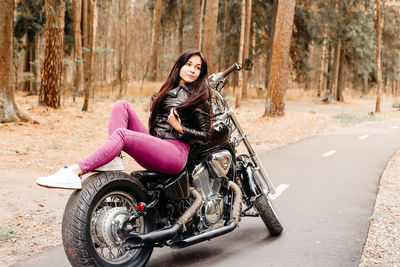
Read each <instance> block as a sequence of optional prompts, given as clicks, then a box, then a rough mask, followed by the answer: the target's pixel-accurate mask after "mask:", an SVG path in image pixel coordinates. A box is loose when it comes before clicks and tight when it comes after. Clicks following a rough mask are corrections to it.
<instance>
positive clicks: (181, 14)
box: [178, 0, 185, 53]
mask: <svg viewBox="0 0 400 267" xmlns="http://www.w3.org/2000/svg"><path fill="white" fill-rule="evenodd" d="M184 14H185V2H184V1H183V0H181V1H180V7H179V41H178V46H179V47H178V49H179V53H182V51H183V26H184V21H185V15H184Z"/></svg>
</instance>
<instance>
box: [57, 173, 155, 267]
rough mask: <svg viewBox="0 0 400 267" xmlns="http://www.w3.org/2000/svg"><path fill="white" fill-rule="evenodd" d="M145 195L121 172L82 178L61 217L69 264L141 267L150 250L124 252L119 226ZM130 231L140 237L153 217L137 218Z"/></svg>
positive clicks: (132, 212)
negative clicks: (78, 187)
mask: <svg viewBox="0 0 400 267" xmlns="http://www.w3.org/2000/svg"><path fill="white" fill-rule="evenodd" d="M146 196H147V193H146V190H145V188H144V187H143V185H141V184H140V182H138V181H137V180H135V179H134V178H133V177H132V176H130V175H128V174H126V173H123V172H101V173H97V174H94V175H92V176H90V177H88V178H87V179H85V180H84V182H83V186H82V190H77V191H75V192H74V193H73V194H72V195H71V197H70V198H69V200H68V203H67V205H66V207H65V211H64V215H63V222H62V239H63V245H64V249H65V252H66V254H67V257H68V260H69V261H70V263H71V265H72V266H74V267H75V266H107V267H109V266H144V265H145V264H146V263H147V261H148V260H149V258H150V256H151V254H152V252H153V248H140V249H133V250H126V249H125V247H124V246H123V243H124V241H125V239H126V236H125V235H124V234H123V233H122V225H123V224H124V222H125V221H126V220H127V219H128V218H129V217H130V216H131V215H132V214H134V213H135V212H136V211H137V204H138V203H139V202H142V201H143V202H146V200H147V199H146ZM133 228H134V229H133V230H134V231H136V232H138V233H140V234H145V233H148V232H150V231H152V230H154V228H155V223H154V215H153V214H152V213H147V215H146V216H142V217H139V218H138V219H137V220H136V221H135V223H134V225H133Z"/></svg>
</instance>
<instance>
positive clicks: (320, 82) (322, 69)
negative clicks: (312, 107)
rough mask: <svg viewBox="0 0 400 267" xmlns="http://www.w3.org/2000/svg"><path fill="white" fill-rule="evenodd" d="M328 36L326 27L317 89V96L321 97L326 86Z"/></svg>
mask: <svg viewBox="0 0 400 267" xmlns="http://www.w3.org/2000/svg"><path fill="white" fill-rule="evenodd" d="M327 34H328V27H327V26H325V27H324V40H323V42H322V51H321V66H320V69H319V78H318V89H317V96H321V94H322V88H323V84H324V73H325V66H326V64H325V62H326V43H327Z"/></svg>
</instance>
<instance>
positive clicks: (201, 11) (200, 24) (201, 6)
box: [198, 0, 206, 50]
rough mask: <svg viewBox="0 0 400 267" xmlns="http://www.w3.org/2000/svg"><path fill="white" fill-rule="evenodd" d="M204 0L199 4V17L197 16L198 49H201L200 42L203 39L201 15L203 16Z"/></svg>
mask: <svg viewBox="0 0 400 267" xmlns="http://www.w3.org/2000/svg"><path fill="white" fill-rule="evenodd" d="M205 2H206V0H201V4H200V17H199V21H200V23H199V43H198V48H199V50H201V47H202V46H201V44H202V41H203V16H204V4H205Z"/></svg>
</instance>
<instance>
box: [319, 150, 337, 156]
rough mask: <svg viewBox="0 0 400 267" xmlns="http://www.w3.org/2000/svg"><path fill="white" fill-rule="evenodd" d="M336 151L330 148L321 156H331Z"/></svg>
mask: <svg viewBox="0 0 400 267" xmlns="http://www.w3.org/2000/svg"><path fill="white" fill-rule="evenodd" d="M335 153H336V150H329V151H328V152H326V153H324V154H322V155H321V157H330V156H332V155H333V154H335Z"/></svg>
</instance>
